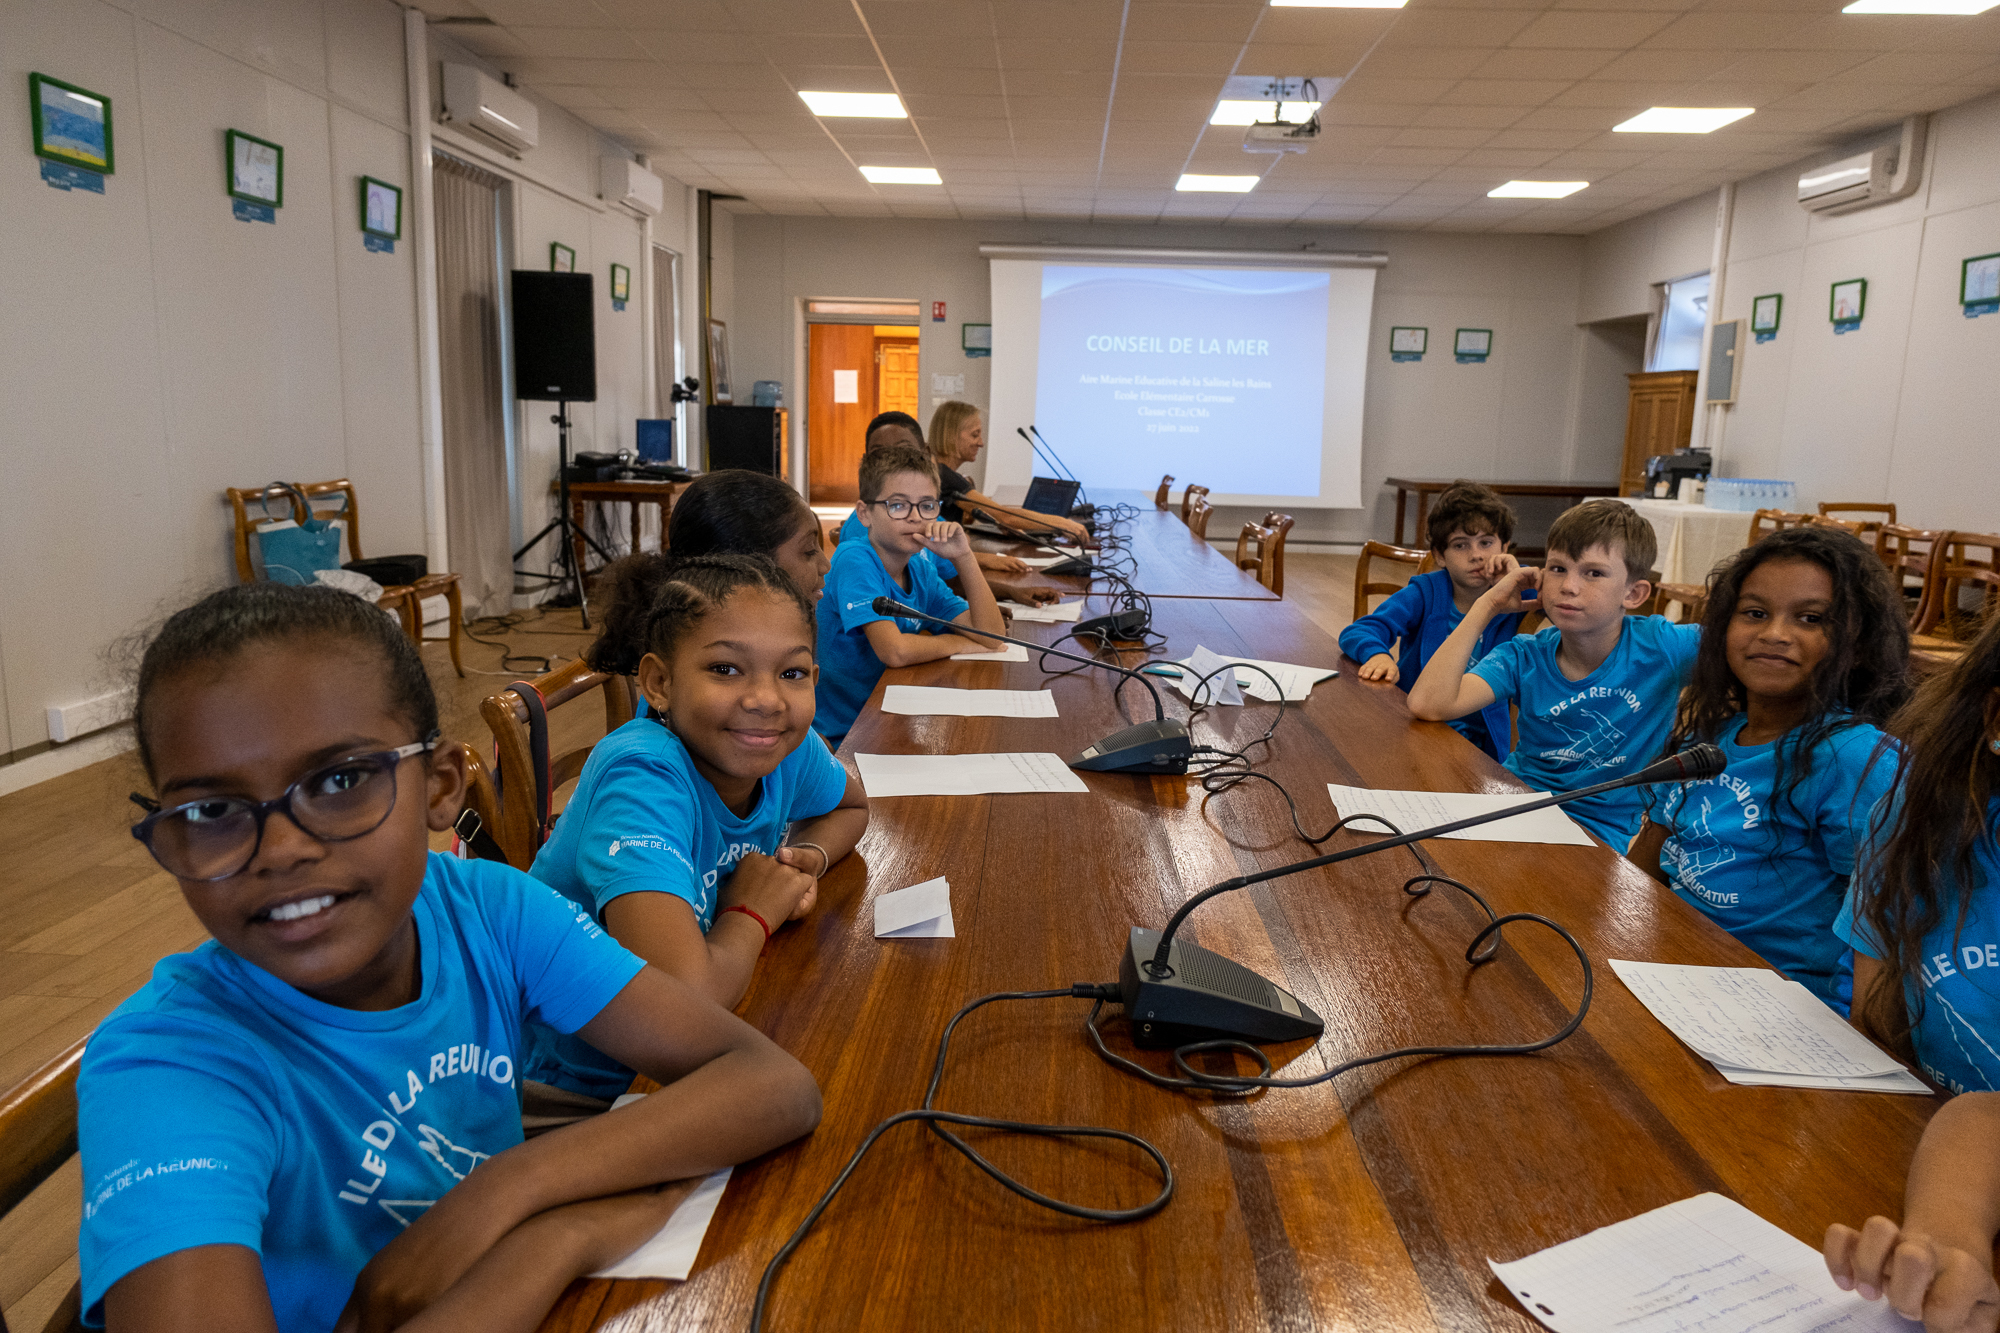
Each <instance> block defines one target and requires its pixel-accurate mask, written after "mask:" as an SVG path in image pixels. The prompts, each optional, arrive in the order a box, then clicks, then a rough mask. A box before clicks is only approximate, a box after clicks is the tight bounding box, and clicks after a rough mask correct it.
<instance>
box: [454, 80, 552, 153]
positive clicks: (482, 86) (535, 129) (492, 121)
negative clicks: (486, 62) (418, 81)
mask: <svg viewBox="0 0 2000 1333" xmlns="http://www.w3.org/2000/svg"><path fill="white" fill-rule="evenodd" d="M439 119H440V120H443V121H446V122H448V123H450V124H454V125H463V126H464V127H465V128H467V129H469V130H477V131H479V132H480V133H481V134H483V135H485V136H486V137H487V138H489V139H492V140H493V141H495V142H496V143H498V144H500V145H501V146H502V147H504V148H506V149H507V150H508V151H509V152H511V153H513V154H515V155H516V156H519V155H520V154H521V153H524V152H526V151H527V150H528V149H530V148H533V147H534V146H535V144H536V143H537V142H539V139H540V128H541V116H540V114H539V113H538V112H537V111H536V110H535V104H534V103H533V102H530V101H529V100H528V99H527V98H525V97H523V96H521V94H519V93H517V92H515V91H514V90H513V89H512V88H509V87H508V86H507V85H506V84H504V83H502V82H500V80H498V79H496V78H492V77H491V76H489V75H487V74H484V73H482V72H480V71H479V70H476V69H474V68H472V67H471V66H470V65H451V64H447V65H446V66H445V67H444V114H443V115H442V116H440V117H439Z"/></svg>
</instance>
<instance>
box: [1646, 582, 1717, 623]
mask: <svg viewBox="0 0 2000 1333" xmlns="http://www.w3.org/2000/svg"><path fill="white" fill-rule="evenodd" d="M1669 606H1674V607H1678V608H1680V613H1679V614H1678V615H1676V616H1674V617H1673V620H1674V623H1675V624H1677V625H1698V624H1700V623H1701V617H1702V614H1703V613H1704V612H1706V611H1707V610H1708V589H1707V588H1704V587H1702V586H1700V585H1698V584H1694V583H1662V584H1659V585H1657V587H1656V589H1655V591H1654V593H1653V607H1654V611H1655V613H1656V614H1658V615H1663V616H1664V615H1666V614H1667V608H1668V607H1669Z"/></svg>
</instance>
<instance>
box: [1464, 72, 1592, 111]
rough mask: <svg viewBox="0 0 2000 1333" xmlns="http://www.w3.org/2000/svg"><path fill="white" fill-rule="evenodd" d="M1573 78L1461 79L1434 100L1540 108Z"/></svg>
mask: <svg viewBox="0 0 2000 1333" xmlns="http://www.w3.org/2000/svg"><path fill="white" fill-rule="evenodd" d="M1574 82H1575V80H1573V79H1465V80H1463V81H1461V82H1460V83H1458V84H1457V85H1456V86H1454V87H1453V88H1452V90H1451V91H1450V92H1448V93H1446V94H1445V95H1444V96H1443V97H1441V98H1439V99H1438V102H1439V104H1440V105H1444V106H1466V105H1469V106H1516V107H1531V106H1540V105H1542V104H1543V103H1544V102H1546V101H1548V100H1549V99H1550V98H1551V97H1554V96H1556V95H1557V94H1559V93H1561V92H1563V91H1564V90H1566V89H1568V88H1569V87H1570V86H1571V85H1572V84H1573V83H1574Z"/></svg>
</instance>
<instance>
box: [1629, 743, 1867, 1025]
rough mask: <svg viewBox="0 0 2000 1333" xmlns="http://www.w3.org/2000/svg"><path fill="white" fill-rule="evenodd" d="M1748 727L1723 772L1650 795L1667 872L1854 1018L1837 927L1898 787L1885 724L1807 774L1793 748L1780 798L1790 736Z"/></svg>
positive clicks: (1684, 891) (1729, 746) (1719, 919)
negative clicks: (1863, 849) (1878, 818)
mask: <svg viewBox="0 0 2000 1333" xmlns="http://www.w3.org/2000/svg"><path fill="white" fill-rule="evenodd" d="M1748 720H1749V719H1748V718H1746V717H1744V716H1742V715H1741V714H1739V715H1738V716H1737V717H1736V718H1735V719H1734V720H1733V721H1731V722H1730V723H1729V724H1728V725H1727V726H1725V727H1724V728H1723V729H1722V733H1721V738H1720V740H1719V741H1718V744H1720V745H1721V747H1722V752H1723V754H1724V755H1726V756H1728V759H1729V766H1728V767H1727V768H1726V769H1724V770H1723V772H1722V773H1720V774H1718V775H1717V776H1715V777H1712V778H1708V779H1706V780H1705V781H1702V782H1682V783H1676V784H1675V785H1673V786H1670V787H1648V788H1641V789H1640V790H1641V791H1642V792H1643V793H1644V795H1645V798H1646V816H1647V818H1649V819H1651V820H1652V821H1653V822H1654V823H1655V824H1658V825H1660V826H1661V827H1663V828H1665V829H1666V830H1667V840H1666V842H1665V843H1663V844H1662V845H1661V847H1660V869H1661V870H1662V871H1664V872H1665V873H1666V874H1667V876H1668V879H1669V882H1670V883H1671V884H1672V886H1673V890H1674V892H1675V893H1677V894H1679V895H1680V896H1681V898H1682V899H1684V900H1685V901H1687V902H1689V903H1691V904H1693V905H1694V906H1695V907H1697V908H1699V909H1700V910H1701V911H1703V912H1705V913H1707V914H1708V916H1709V917H1710V919H1712V920H1713V921H1714V922H1715V924H1716V925H1718V926H1721V927H1722V928H1723V929H1724V930H1726V931H1728V932H1729V933H1730V934H1732V935H1734V936H1735V937H1736V938H1737V939H1739V940H1741V941H1743V943H1745V944H1747V945H1749V946H1750V947H1751V948H1752V949H1755V950H1756V951H1757V952H1758V953H1760V954H1762V955H1763V956H1764V960H1765V961H1766V962H1768V963H1770V964H1771V966H1773V967H1775V968H1777V969H1778V970H1779V971H1780V972H1783V973H1784V974H1785V975H1786V976H1788V977H1790V978H1791V979H1792V980H1793V981H1796V982H1798V983H1799V984H1800V985H1802V986H1804V987H1805V988H1806V989H1807V990H1809V991H1811V992H1812V993H1813V994H1815V995H1817V996H1819V997H1820V998H1821V999H1822V1000H1825V1001H1826V1002H1827V1003H1828V1004H1830V1005H1832V1006H1833V1007H1834V1008H1835V1009H1837V1010H1839V1011H1840V1012H1841V1013H1842V1014H1845V1013H1846V1012H1847V1009H1848V1003H1849V1001H1850V999H1851V998H1852V996H1853V991H1854V972H1853V967H1852V964H1851V961H1850V959H1849V957H1848V952H1847V944H1846V942H1845V941H1844V940H1842V939H1841V938H1840V937H1839V936H1837V935H1835V934H1834V933H1833V921H1834V918H1835V917H1837V916H1838V915H1840V907H1841V904H1842V903H1843V902H1845V901H1846V899H1847V884H1848V879H1849V877H1850V876H1852V875H1853V873H1854V859H1855V852H1856V850H1857V849H1858V848H1859V847H1860V845H1861V843H1862V842H1863V840H1865V839H1866V837H1867V835H1868V820H1869V817H1870V815H1871V814H1872V813H1873V812H1874V809H1875V806H1876V804H1877V803H1878V802H1879V801H1881V800H1882V798H1883V797H1885V796H1887V795H1888V793H1889V789H1890V788H1891V787H1893V786H1895V781H1896V754H1895V751H1894V750H1892V749H1888V748H1886V747H1885V748H1883V749H1881V750H1880V751H1879V754H1878V750H1877V747H1878V746H1880V745H1881V743H1882V740H1883V736H1882V733H1881V732H1880V731H1879V730H1877V729H1876V728H1874V727H1871V726H1868V725H1865V724H1863V725H1860V726H1850V727H1847V728H1845V729H1843V730H1841V731H1838V732H1835V733H1834V734H1833V735H1831V736H1829V737H1827V738H1825V739H1824V740H1822V741H1821V742H1820V743H1819V744H1818V745H1816V746H1814V747H1813V750H1812V756H1811V757H1812V772H1810V773H1808V774H1806V775H1805V776H1804V777H1800V776H1799V768H1800V766H1801V765H1800V756H1798V755H1797V754H1796V753H1792V752H1791V751H1790V749H1789V747H1788V750H1787V753H1786V754H1785V756H1784V758H1785V770H1786V775H1785V780H1786V786H1787V787H1788V788H1789V789H1790V793H1789V796H1788V797H1787V798H1785V799H1776V798H1775V797H1774V794H1773V787H1774V784H1775V783H1776V781H1777V777H1778V748H1779V746H1780V745H1785V744H1787V742H1788V741H1790V739H1791V737H1790V735H1788V736H1786V737H1783V738H1780V739H1779V740H1776V741H1770V742H1767V743H1765V744H1763V745H1740V744H1738V743H1737V740H1736V738H1737V736H1738V734H1739V733H1740V732H1741V731H1742V730H1743V726H1744V724H1745V723H1746V722H1747V721H1748ZM1792 734H1794V735H1795V734H1796V733H1792Z"/></svg>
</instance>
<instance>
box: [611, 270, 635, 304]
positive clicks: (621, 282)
mask: <svg viewBox="0 0 2000 1333" xmlns="http://www.w3.org/2000/svg"><path fill="white" fill-rule="evenodd" d="M611 299H612V300H614V301H629V300H631V299H632V270H631V269H629V268H626V267H625V266H624V265H623V264H613V265H612V266H611Z"/></svg>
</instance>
